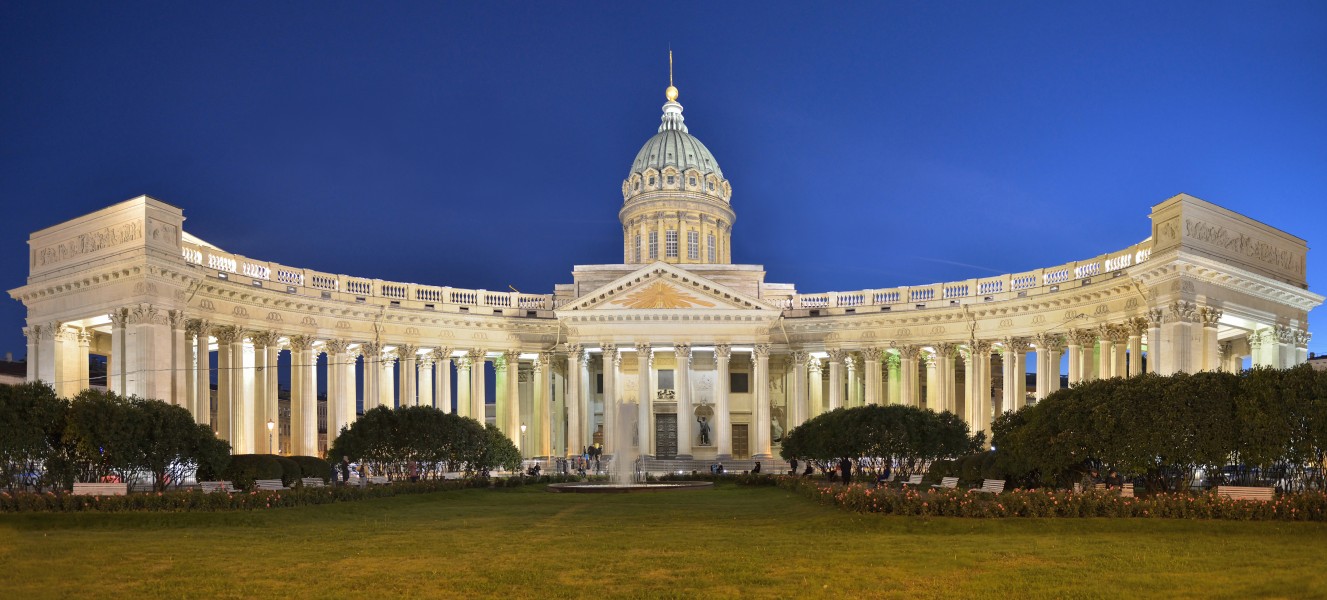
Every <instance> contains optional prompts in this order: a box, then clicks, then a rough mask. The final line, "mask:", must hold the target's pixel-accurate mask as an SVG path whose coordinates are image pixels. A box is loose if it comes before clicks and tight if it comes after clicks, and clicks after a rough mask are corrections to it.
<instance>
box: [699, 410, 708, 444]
mask: <svg viewBox="0 0 1327 600" xmlns="http://www.w3.org/2000/svg"><path fill="white" fill-rule="evenodd" d="M696 421H697V422H699V423H700V445H702V446H708V445H710V424H709V423H707V422H705V417H696Z"/></svg>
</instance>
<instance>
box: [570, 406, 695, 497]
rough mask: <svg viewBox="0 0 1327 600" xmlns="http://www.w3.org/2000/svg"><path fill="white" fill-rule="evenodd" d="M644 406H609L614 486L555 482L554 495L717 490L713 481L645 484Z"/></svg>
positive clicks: (610, 474)
mask: <svg viewBox="0 0 1327 600" xmlns="http://www.w3.org/2000/svg"><path fill="white" fill-rule="evenodd" d="M639 406H640V405H638V404H631V403H625V402H624V403H620V404H615V405H612V406H609V407H608V409H609V410H608V412H609V413H610V414H608V415H606V420H610V421H611V422H612V423H613V425H614V427H613V428H612V429H611V430H608V429H606V430H605V432H604V433H605V434H606V435H605V441H607V442H608V449H609V451H610V452H611V453H612V454H611V455H610V456H611V458H610V461H609V469H608V470H609V476H610V478H611V480H612V481H611V482H610V483H597V482H576V483H554V484H550V485H549V486H548V491H550V492H572V493H577V494H627V493H638V492H675V491H682V490H697V489H707V488H712V487H714V483H713V482H710V481H662V482H655V483H650V482H647V481H645V472H644V469H642V468H641V466H642V464H643V463H642V461H641V453H640V444H639V443H633V442H634V441H637V440H639V438H640V436H639V434H638V429H639V425H638V423H639V421H638V420H637V418H636V415H637V408H638V407H639Z"/></svg>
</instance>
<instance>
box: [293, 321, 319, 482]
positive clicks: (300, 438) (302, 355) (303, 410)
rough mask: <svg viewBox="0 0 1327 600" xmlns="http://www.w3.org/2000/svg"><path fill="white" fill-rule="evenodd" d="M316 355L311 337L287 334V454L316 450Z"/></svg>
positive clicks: (305, 453) (306, 452) (311, 454)
mask: <svg viewBox="0 0 1327 600" xmlns="http://www.w3.org/2000/svg"><path fill="white" fill-rule="evenodd" d="M317 369H318V363H317V359H316V358H314V355H313V338H312V337H311V336H307V335H292V336H290V371H291V373H290V448H289V449H288V450H287V452H288V453H289V454H297V455H300V456H316V455H317V452H318V387H317V378H316V374H317Z"/></svg>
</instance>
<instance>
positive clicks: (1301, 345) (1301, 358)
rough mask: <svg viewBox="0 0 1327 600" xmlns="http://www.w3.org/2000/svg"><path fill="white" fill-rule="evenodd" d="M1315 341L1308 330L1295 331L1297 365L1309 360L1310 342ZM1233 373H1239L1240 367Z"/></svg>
mask: <svg viewBox="0 0 1327 600" xmlns="http://www.w3.org/2000/svg"><path fill="white" fill-rule="evenodd" d="M1312 339H1313V334H1312V333H1309V330H1307V329H1297V330H1295V364H1296V365H1302V364H1304V363H1305V362H1308V360H1309V341H1310V340H1312ZM1232 372H1236V373H1238V372H1239V367H1238V366H1236V368H1235V369H1234V370H1233V371H1232Z"/></svg>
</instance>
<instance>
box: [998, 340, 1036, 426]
mask: <svg viewBox="0 0 1327 600" xmlns="http://www.w3.org/2000/svg"><path fill="white" fill-rule="evenodd" d="M1011 347H1012V348H1013V351H1014V403H1013V405H1012V406H1011V405H1005V407H1004V409H1005V410H1011V409H1012V410H1018V409H1020V408H1023V405H1025V404H1027V396H1028V378H1027V372H1028V365H1027V359H1028V354H1027V353H1028V350H1030V349H1031V348H1032V346H1031V344H1029V342H1028V340H1027V338H1014V340H1013V344H1012V346H1011Z"/></svg>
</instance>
